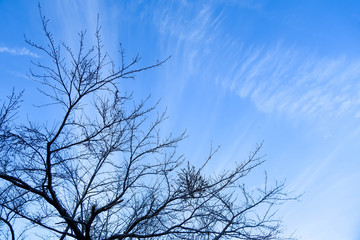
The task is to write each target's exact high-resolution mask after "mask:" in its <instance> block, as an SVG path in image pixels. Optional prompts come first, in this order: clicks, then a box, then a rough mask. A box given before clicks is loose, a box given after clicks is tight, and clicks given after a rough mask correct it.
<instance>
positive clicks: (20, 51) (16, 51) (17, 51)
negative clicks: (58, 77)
mask: <svg viewBox="0 0 360 240" xmlns="http://www.w3.org/2000/svg"><path fill="white" fill-rule="evenodd" d="M0 53H9V54H11V55H15V56H29V57H33V58H39V55H37V54H36V53H33V52H31V51H30V50H29V49H27V48H25V47H23V48H8V47H0Z"/></svg>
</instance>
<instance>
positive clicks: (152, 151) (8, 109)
mask: <svg viewBox="0 0 360 240" xmlns="http://www.w3.org/2000/svg"><path fill="white" fill-rule="evenodd" d="M41 20H42V27H43V31H44V33H45V37H46V39H47V45H46V46H42V45H38V44H36V43H34V42H32V41H30V40H26V42H27V43H28V44H30V45H31V46H32V47H34V48H35V49H37V50H39V51H40V52H42V53H43V55H45V56H46V57H47V58H48V59H49V60H50V61H48V62H47V63H46V64H45V63H40V62H36V63H34V64H35V68H36V70H34V71H32V72H31V77H32V78H33V79H34V80H36V81H37V82H39V83H40V84H41V85H42V88H41V89H42V90H41V93H42V94H44V95H46V96H47V97H48V98H49V99H50V103H51V104H55V105H56V107H58V109H59V111H61V113H62V117H61V118H59V119H58V120H57V122H56V124H55V125H51V126H49V125H47V124H46V123H34V122H29V123H24V124H18V123H16V122H15V121H13V120H14V115H15V114H16V112H17V111H18V110H19V109H18V107H19V104H20V102H21V97H22V94H21V93H20V94H17V93H15V92H13V93H12V94H11V95H10V96H9V98H8V99H7V101H4V102H3V105H2V107H1V109H0V163H1V164H0V223H1V224H0V231H1V232H0V234H1V235H0V238H1V239H4V238H5V239H13V240H14V239H22V238H25V237H26V236H31V237H32V238H34V239H35V237H36V236H37V237H38V238H40V239H41V238H44V239H45V238H46V239H78V240H85V239H104V240H112V239H114V240H115V239H116V240H120V239H213V240H215V239H282V237H281V232H282V228H281V224H280V221H279V220H278V219H277V218H276V217H275V216H274V211H273V206H274V205H276V204H278V203H281V202H283V201H284V200H287V199H288V197H287V195H286V194H285V193H284V186H283V184H282V183H280V184H275V185H273V186H272V187H271V186H268V185H267V184H265V186H264V187H263V188H261V189H258V190H257V191H255V192H254V191H250V192H249V191H248V190H247V189H246V187H245V186H244V185H243V184H242V179H243V178H244V177H246V175H247V174H248V173H249V172H250V171H251V170H252V169H253V168H255V167H257V166H258V165H259V164H261V163H262V162H263V159H262V158H261V157H259V154H258V152H259V150H260V148H261V145H259V146H257V147H256V149H255V151H254V152H252V153H251V154H250V155H249V158H248V159H247V160H246V161H245V162H243V163H241V164H238V165H237V166H236V168H235V169H232V170H229V171H226V172H223V173H222V174H218V175H214V176H205V175H204V174H203V167H204V166H205V165H206V163H207V162H208V161H206V162H205V163H204V166H202V167H201V168H195V167H194V166H192V165H191V164H190V163H187V165H186V164H183V162H184V157H183V156H182V155H178V154H177V153H176V147H177V144H178V143H179V142H180V141H181V140H183V139H184V137H185V135H184V134H181V135H179V136H172V135H171V134H169V135H168V136H167V137H164V136H163V134H161V133H160V128H161V123H162V122H163V121H164V120H165V118H166V117H165V113H161V114H157V117H155V118H152V116H154V115H156V114H153V113H155V111H156V107H157V105H154V106H150V107H148V105H149V104H148V103H147V100H144V101H142V102H140V103H137V104H135V103H134V102H133V100H132V96H131V95H126V94H124V93H122V92H121V91H120V90H119V84H120V83H121V82H120V80H122V79H124V78H133V77H134V76H135V74H136V73H138V72H141V71H145V70H148V69H151V68H154V67H158V66H160V65H161V64H163V63H164V62H165V61H166V60H167V59H165V60H164V61H161V62H158V63H156V64H154V65H151V66H147V67H142V68H137V65H138V62H139V60H140V58H139V57H138V56H137V57H135V58H134V59H132V60H131V61H130V62H126V61H125V53H124V50H123V49H121V51H120V57H121V63H120V67H116V66H115V64H113V62H112V61H111V60H110V58H109V57H108V56H107V54H105V53H104V50H103V45H102V40H101V35H100V28H99V27H98V28H97V31H96V33H95V39H96V44H95V45H94V46H92V47H90V48H87V47H86V46H85V41H84V40H85V33H84V32H82V33H80V34H79V46H78V49H77V50H76V51H74V50H72V49H70V47H68V46H67V45H66V44H65V43H61V44H57V43H56V41H55V39H54V38H53V35H52V34H51V32H50V31H49V30H48V26H47V24H48V20H47V19H46V18H45V17H44V16H43V15H42V14H41ZM215 152H216V151H211V153H210V155H209V157H208V160H210V159H211V158H212V156H213V154H214V153H215ZM19 223H20V224H19ZM34 229H41V230H40V231H38V232H37V233H38V234H37V235H35V234H34V233H36V231H35V232H34Z"/></svg>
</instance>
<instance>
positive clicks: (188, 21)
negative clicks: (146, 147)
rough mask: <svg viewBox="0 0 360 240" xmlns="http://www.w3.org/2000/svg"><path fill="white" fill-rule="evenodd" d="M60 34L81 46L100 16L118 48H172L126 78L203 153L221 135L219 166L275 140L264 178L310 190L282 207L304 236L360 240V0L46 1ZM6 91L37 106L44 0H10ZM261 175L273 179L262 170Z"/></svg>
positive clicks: (148, 55)
mask: <svg viewBox="0 0 360 240" xmlns="http://www.w3.org/2000/svg"><path fill="white" fill-rule="evenodd" d="M40 3H41V5H42V8H43V13H44V15H46V16H47V17H48V18H49V19H50V23H49V27H50V30H51V31H52V32H53V33H54V36H55V38H57V39H60V40H62V41H64V42H66V43H68V44H69V45H70V46H72V47H76V43H77V39H78V38H77V32H79V31H81V30H83V29H87V34H88V36H89V38H91V37H92V36H93V33H94V29H95V26H96V21H97V14H99V16H100V22H101V25H102V30H101V31H102V36H103V41H104V45H105V49H106V51H107V52H108V53H109V54H110V55H111V56H112V58H113V59H114V60H115V61H118V60H119V59H118V56H119V55H118V52H117V51H118V49H119V43H120V42H121V43H122V46H123V47H124V48H125V50H126V53H127V56H128V57H129V58H131V57H133V56H135V55H136V54H137V53H139V54H140V55H141V56H142V62H141V64H143V65H144V66H145V65H147V64H151V63H154V62H156V61H158V60H162V59H165V58H166V57H168V56H172V57H171V59H170V60H169V61H168V62H167V63H165V64H164V65H163V66H161V67H159V68H157V69H154V70H151V71H147V72H144V73H141V74H139V75H138V76H137V78H136V80H134V81H132V80H131V81H130V80H128V81H125V82H124V83H123V88H124V90H126V91H129V92H132V91H134V94H135V96H136V98H144V97H146V96H148V95H149V94H151V96H152V99H153V100H154V101H156V100H157V99H161V104H160V108H162V109H164V108H165V107H167V113H168V115H169V119H168V120H167V122H166V124H165V126H164V131H173V132H175V133H179V132H182V131H183V130H184V129H186V130H187V133H188V134H189V137H188V138H187V139H186V140H185V141H184V143H183V144H182V145H181V146H180V150H181V151H182V152H183V153H184V154H185V155H186V156H187V159H188V160H189V161H191V162H193V163H194V164H196V162H200V161H202V160H203V159H204V158H205V157H206V154H207V153H208V151H209V146H210V144H211V143H212V144H213V145H221V148H220V151H219V152H218V154H217V155H216V156H215V159H214V160H213V162H211V163H210V165H209V168H208V169H207V171H208V172H209V173H211V172H212V171H220V170H223V169H226V168H227V167H231V166H233V164H234V162H235V161H238V162H239V161H241V160H243V159H246V157H247V155H248V153H249V151H250V150H251V149H252V148H253V147H254V146H255V144H256V143H259V142H262V141H264V147H263V150H262V153H263V154H266V160H267V161H266V162H265V164H264V165H263V166H262V167H261V168H260V169H259V171H256V172H255V173H254V175H252V176H251V178H252V179H254V184H258V182H257V179H260V180H262V179H263V175H264V174H263V171H264V170H266V171H267V174H268V176H269V178H271V179H278V180H284V179H286V186H287V190H289V191H293V192H295V193H297V194H303V196H302V197H301V198H300V201H294V202H290V203H286V204H285V205H283V206H281V207H280V210H279V216H283V221H284V224H285V225H286V227H287V231H288V232H295V236H299V237H300V239H302V240H360V207H359V205H360V188H359V184H360V47H359V42H360V1H355V0H342V1H340V0H338V1H335V0H303V1H293V0H289V1H286V0H278V1H270V0H263V1H256V0H238V1H236V0H229V1H225V0H218V1H215V0H213V1H202V0H201V1H200V0H199V1H186V0H182V1H180V0H179V1H174V0H170V1H165V0H162V1H141V0H139V1H115V0H111V1H110V0H109V1H95V0H92V1H85V0H84V1H70V0H64V1H60V0H58V1H40ZM0 33H1V34H0V82H1V85H0V86H1V87H0V99H1V100H3V99H4V98H5V97H6V95H7V94H8V93H9V91H11V89H12V87H13V86H15V87H16V89H18V90H21V89H25V95H24V100H25V101H24V103H23V107H22V110H23V111H24V112H27V111H29V113H26V114H29V115H30V116H31V114H40V115H46V114H51V113H47V112H44V111H43V110H35V112H31V111H32V110H30V109H32V104H38V103H39V101H41V97H38V95H37V94H36V92H35V89H36V85H35V83H34V82H32V81H30V80H29V79H28V78H27V77H26V74H28V73H29V67H30V66H31V64H30V61H37V60H39V59H40V60H41V59H42V58H43V56H42V55H41V53H39V52H38V51H36V50H34V49H31V48H29V46H28V45H26V44H25V42H24V34H25V35H26V37H28V38H30V39H32V40H34V41H36V42H39V43H44V42H45V39H44V36H43V33H42V31H41V26H40V18H39V14H38V9H37V1H26V0H13V1H11V0H0ZM260 182H261V181H260Z"/></svg>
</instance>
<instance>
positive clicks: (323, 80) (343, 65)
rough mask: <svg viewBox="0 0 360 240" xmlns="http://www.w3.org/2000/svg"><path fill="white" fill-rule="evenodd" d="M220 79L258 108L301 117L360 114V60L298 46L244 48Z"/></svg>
mask: <svg viewBox="0 0 360 240" xmlns="http://www.w3.org/2000/svg"><path fill="white" fill-rule="evenodd" d="M239 56H240V57H238V59H237V63H236V65H235V66H234V67H232V69H233V70H232V71H231V72H230V73H229V74H227V76H226V77H225V78H222V79H223V80H220V83H221V85H222V86H223V87H225V88H227V89H230V90H231V91H234V92H236V94H238V95H239V96H240V97H241V98H249V99H251V100H252V102H253V103H254V104H255V106H256V107H257V109H258V110H260V111H262V112H267V113H273V112H278V113H280V114H287V115H290V116H292V117H296V116H298V115H299V114H300V115H302V116H305V117H316V116H318V115H324V114H325V115H326V116H327V117H333V116H344V115H352V116H355V117H360V97H359V94H358V93H359V91H360V82H359V79H360V69H359V67H358V66H359V64H360V60H349V59H347V58H345V57H339V58H333V59H331V58H328V57H322V58H320V57H316V56H313V55H311V54H307V53H304V52H301V51H299V50H296V49H291V48H289V49H284V48H282V47H281V46H280V44H279V45H278V46H276V47H274V48H267V49H264V48H252V49H249V50H241V51H240V53H239Z"/></svg>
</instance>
